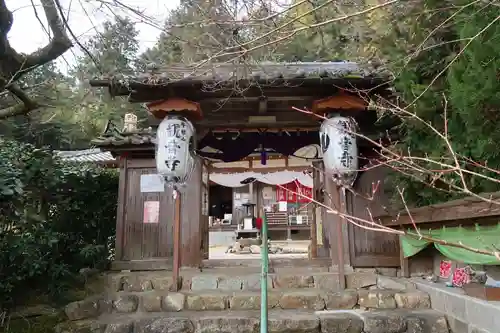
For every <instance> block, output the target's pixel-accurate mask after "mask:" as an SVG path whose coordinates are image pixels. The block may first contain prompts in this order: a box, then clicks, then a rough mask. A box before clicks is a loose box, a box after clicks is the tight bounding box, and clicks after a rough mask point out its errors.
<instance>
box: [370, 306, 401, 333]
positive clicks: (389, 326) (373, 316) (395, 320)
mask: <svg viewBox="0 0 500 333" xmlns="http://www.w3.org/2000/svg"><path fill="white" fill-rule="evenodd" d="M361 316H362V318H363V322H364V333H405V331H406V321H405V319H404V317H403V316H402V315H401V314H400V313H397V311H391V312H386V311H383V312H365V313H362V314H361Z"/></svg>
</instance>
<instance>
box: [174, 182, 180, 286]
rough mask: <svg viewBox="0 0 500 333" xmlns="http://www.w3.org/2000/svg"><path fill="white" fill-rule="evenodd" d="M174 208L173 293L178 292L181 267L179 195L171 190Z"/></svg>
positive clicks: (175, 190)
mask: <svg viewBox="0 0 500 333" xmlns="http://www.w3.org/2000/svg"><path fill="white" fill-rule="evenodd" d="M172 194H173V198H174V201H175V207H174V260H173V280H174V289H175V290H174V291H179V287H180V280H179V271H180V266H181V194H180V192H179V191H178V190H177V189H175V188H174V189H173V193H172Z"/></svg>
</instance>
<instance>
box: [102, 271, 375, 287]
mask: <svg viewBox="0 0 500 333" xmlns="http://www.w3.org/2000/svg"><path fill="white" fill-rule="evenodd" d="M260 278H261V274H260V273H249V272H247V271H244V272H238V271H233V272H230V271H229V272H228V271H224V270H222V271H220V270H218V271H215V272H203V273H200V272H182V273H181V276H180V280H181V289H182V290H194V291H195V290H207V289H214V290H215V289H222V290H256V289H257V290H259V289H260ZM371 280H372V282H373V284H376V276H375V275H373V276H372V279H371ZM107 285H108V288H109V290H110V291H112V292H115V291H149V290H173V289H174V282H173V277H172V275H171V274H169V273H168V272H145V273H144V272H129V273H119V274H111V275H109V276H108V282H107ZM267 285H268V288H269V289H280V288H322V289H329V290H338V289H339V275H338V274H337V273H331V272H321V271H309V272H298V273H292V272H283V273H274V274H269V276H268V282H267Z"/></svg>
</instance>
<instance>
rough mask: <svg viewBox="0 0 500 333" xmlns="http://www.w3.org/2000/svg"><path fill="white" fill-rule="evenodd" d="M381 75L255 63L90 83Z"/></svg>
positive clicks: (321, 65)
mask: <svg viewBox="0 0 500 333" xmlns="http://www.w3.org/2000/svg"><path fill="white" fill-rule="evenodd" d="M382 77H383V75H381V73H375V72H374V71H372V70H369V69H366V68H362V67H361V66H359V65H358V64H357V63H354V62H295V63H272V62H262V63H256V64H232V63H222V64H207V65H205V66H200V67H186V66H180V65H177V66H169V67H168V68H156V67H155V66H154V65H150V66H149V72H146V73H142V74H138V75H136V76H126V77H125V76H123V77H115V78H113V79H110V78H103V79H96V80H91V81H90V84H91V85H92V86H111V85H118V86H119V85H122V86H126V85H127V84H130V83H132V82H135V83H140V84H145V85H166V84H171V83H174V82H175V83H178V84H181V83H183V82H187V83H191V82H217V83H222V82H229V81H238V80H249V81H253V82H259V83H262V82H267V83H270V84H272V83H273V82H272V81H276V82H279V81H286V80H300V79H315V78H316V79H346V80H348V79H381V78H382Z"/></svg>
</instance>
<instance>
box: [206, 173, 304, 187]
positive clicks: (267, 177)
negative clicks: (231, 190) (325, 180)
mask: <svg viewBox="0 0 500 333" xmlns="http://www.w3.org/2000/svg"><path fill="white" fill-rule="evenodd" d="M250 177H253V178H255V179H256V180H257V181H259V182H262V183H265V184H269V185H283V184H288V183H290V182H293V181H295V180H296V181H298V182H299V183H301V184H302V185H303V186H307V187H310V188H312V187H313V179H312V177H311V176H310V175H308V174H305V173H303V172H300V171H287V170H284V171H276V172H269V173H260V172H240V173H211V174H210V180H211V181H213V182H214V183H216V184H219V185H222V186H226V187H241V186H245V184H241V181H243V180H245V179H247V178H250Z"/></svg>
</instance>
